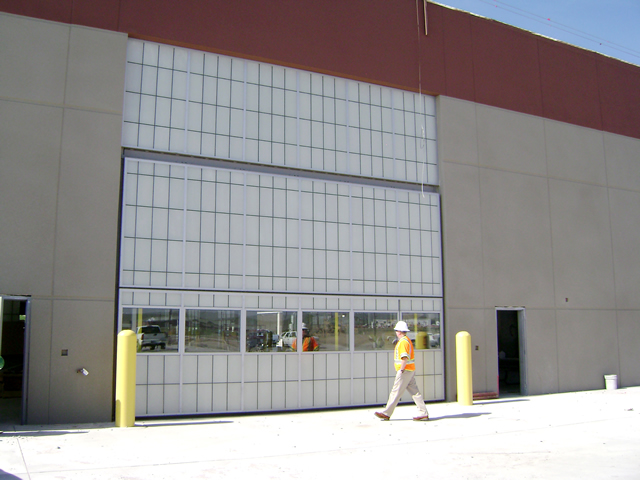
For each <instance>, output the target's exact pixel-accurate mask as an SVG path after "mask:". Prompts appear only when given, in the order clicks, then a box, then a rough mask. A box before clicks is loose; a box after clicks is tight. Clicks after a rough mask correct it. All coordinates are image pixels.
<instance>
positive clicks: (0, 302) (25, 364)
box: [0, 294, 31, 425]
mask: <svg viewBox="0 0 640 480" xmlns="http://www.w3.org/2000/svg"><path fill="white" fill-rule="evenodd" d="M5 300H14V301H19V302H26V307H25V320H24V353H23V358H22V398H21V405H20V424H21V425H25V424H26V423H27V390H28V389H27V385H28V380H29V338H30V331H31V297H29V296H25V295H3V294H0V324H1V323H2V322H1V319H2V310H3V306H4V301H5ZM0 328H1V325H0Z"/></svg>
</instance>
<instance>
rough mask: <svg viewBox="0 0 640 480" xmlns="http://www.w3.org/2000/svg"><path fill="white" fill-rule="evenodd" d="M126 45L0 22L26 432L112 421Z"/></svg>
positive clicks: (81, 30)
mask: <svg viewBox="0 0 640 480" xmlns="http://www.w3.org/2000/svg"><path fill="white" fill-rule="evenodd" d="M126 42H127V37H126V35H123V34H119V33H114V32H108V31H103V30H98V29H91V28H86V27H75V26H70V25H64V24H59V23H54V22H47V21H41V20H36V19H31V18H26V17H20V16H15V15H9V14H0V145H1V147H0V205H2V208H1V209H0V224H1V225H2V226H3V234H2V236H0V272H2V274H1V275H0V292H2V293H12V294H18V295H28V296H31V298H32V309H31V318H30V335H31V341H30V358H29V372H28V379H29V381H28V396H27V402H28V403H27V404H28V407H27V421H28V422H29V423H60V422H83V421H110V420H111V414H112V412H111V410H112V397H113V391H112V390H113V387H112V383H113V348H114V340H115V326H114V321H115V292H116V265H117V254H118V252H117V241H118V205H119V190H120V164H121V160H120V136H121V133H120V132H121V122H122V99H123V91H124V69H125V58H126ZM62 349H68V350H69V356H67V357H62V356H61V350H62ZM80 367H85V368H87V370H89V372H90V374H89V376H86V377H85V376H82V375H78V374H77V373H76V370H77V369H78V368H80Z"/></svg>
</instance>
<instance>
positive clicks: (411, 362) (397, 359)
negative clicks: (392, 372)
mask: <svg viewBox="0 0 640 480" xmlns="http://www.w3.org/2000/svg"><path fill="white" fill-rule="evenodd" d="M405 340H406V341H407V342H409V358H408V359H407V365H415V363H416V361H415V355H414V352H413V343H412V342H411V340H409V337H407V336H406V335H405V336H404V337H402V338H401V339H400V340H398V344H397V345H396V351H395V352H394V355H393V356H394V359H393V360H394V363H395V364H396V365H402V359H401V358H400V356H399V355H400V353H399V352H400V348H399V347H400V342H402V341H405Z"/></svg>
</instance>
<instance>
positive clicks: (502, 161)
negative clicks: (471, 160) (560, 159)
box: [476, 105, 547, 175]
mask: <svg viewBox="0 0 640 480" xmlns="http://www.w3.org/2000/svg"><path fill="white" fill-rule="evenodd" d="M476 113H477V122H478V153H479V162H480V165H482V166H485V167H492V168H501V169H505V170H510V171H515V172H521V173H531V174H534V175H546V174H547V165H546V157H545V140H544V120H543V119H542V118H540V117H534V116H532V115H525V114H523V113H516V112H510V111H507V110H501V109H499V108H494V107H488V106H485V105H477V106H476Z"/></svg>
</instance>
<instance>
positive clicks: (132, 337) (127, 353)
mask: <svg viewBox="0 0 640 480" xmlns="http://www.w3.org/2000/svg"><path fill="white" fill-rule="evenodd" d="M136 343H137V342H136V334H135V333H134V332H133V331H132V330H123V331H121V332H120V333H119V334H118V347H117V348H118V350H117V358H116V427H133V425H134V424H135V421H136Z"/></svg>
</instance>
